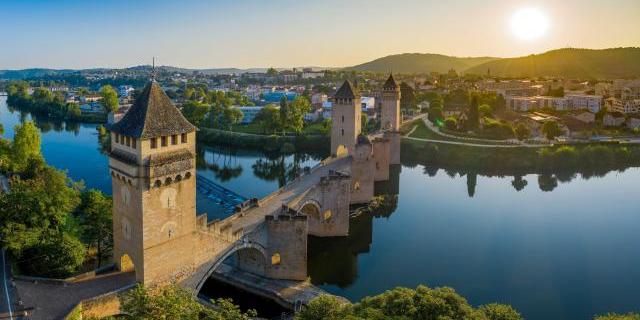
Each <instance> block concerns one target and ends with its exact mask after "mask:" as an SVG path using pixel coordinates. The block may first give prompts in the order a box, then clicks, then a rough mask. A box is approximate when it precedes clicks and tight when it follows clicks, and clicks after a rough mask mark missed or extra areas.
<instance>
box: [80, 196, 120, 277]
mask: <svg viewBox="0 0 640 320" xmlns="http://www.w3.org/2000/svg"><path fill="white" fill-rule="evenodd" d="M111 205H112V201H111V197H108V196H105V195H104V194H103V193H102V192H100V191H98V190H89V191H86V192H84V193H83V194H82V202H81V204H80V206H79V208H78V216H79V219H80V223H81V225H82V229H83V230H82V237H83V241H84V242H85V243H87V244H89V245H90V246H93V247H94V248H96V251H97V252H96V258H97V260H98V266H101V265H102V259H103V258H105V257H108V256H109V253H110V252H109V249H110V248H111V247H112V245H113V234H112V232H113V225H112V217H111Z"/></svg>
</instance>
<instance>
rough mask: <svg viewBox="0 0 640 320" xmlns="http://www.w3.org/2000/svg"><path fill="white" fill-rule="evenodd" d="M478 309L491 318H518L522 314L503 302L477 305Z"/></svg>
mask: <svg viewBox="0 0 640 320" xmlns="http://www.w3.org/2000/svg"><path fill="white" fill-rule="evenodd" d="M478 311H480V313H482V314H484V316H485V317H487V319H491V320H520V319H522V316H521V315H520V313H518V311H516V309H514V308H513V307H511V306H508V305H504V304H497V303H491V304H486V305H483V306H480V307H478Z"/></svg>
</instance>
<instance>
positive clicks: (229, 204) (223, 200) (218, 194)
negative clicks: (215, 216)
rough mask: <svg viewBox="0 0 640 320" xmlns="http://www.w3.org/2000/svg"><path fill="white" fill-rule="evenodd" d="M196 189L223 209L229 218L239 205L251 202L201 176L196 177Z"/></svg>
mask: <svg viewBox="0 0 640 320" xmlns="http://www.w3.org/2000/svg"><path fill="white" fill-rule="evenodd" d="M196 189H197V191H198V193H200V194H203V195H205V196H206V197H207V199H209V200H210V201H212V202H213V203H215V204H216V205H218V206H220V207H222V208H223V210H224V213H225V215H227V216H228V215H231V214H233V213H234V212H235V210H236V206H237V205H240V204H242V203H243V202H245V201H247V200H249V199H247V198H245V197H243V196H241V195H239V194H237V193H235V192H233V191H231V190H229V189H227V188H225V187H223V186H221V185H219V184H217V183H216V182H214V181H213V180H211V179H209V178H206V177H205V176H203V175H201V174H197V175H196Z"/></svg>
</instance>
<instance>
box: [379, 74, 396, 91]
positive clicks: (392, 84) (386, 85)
mask: <svg viewBox="0 0 640 320" xmlns="http://www.w3.org/2000/svg"><path fill="white" fill-rule="evenodd" d="M382 88H384V89H392V90H395V89H398V88H399V87H398V84H397V83H396V80H395V79H393V74H389V78H388V79H387V81H386V82H385V83H384V85H383V86H382Z"/></svg>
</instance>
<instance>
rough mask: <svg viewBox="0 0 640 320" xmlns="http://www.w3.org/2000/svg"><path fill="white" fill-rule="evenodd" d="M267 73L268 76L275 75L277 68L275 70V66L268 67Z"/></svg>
mask: <svg viewBox="0 0 640 320" xmlns="http://www.w3.org/2000/svg"><path fill="white" fill-rule="evenodd" d="M267 75H268V76H270V77H273V76H277V75H278V70H276V69H275V68H269V69H267Z"/></svg>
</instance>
